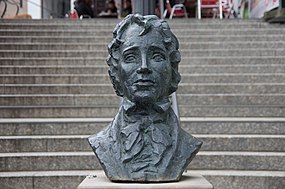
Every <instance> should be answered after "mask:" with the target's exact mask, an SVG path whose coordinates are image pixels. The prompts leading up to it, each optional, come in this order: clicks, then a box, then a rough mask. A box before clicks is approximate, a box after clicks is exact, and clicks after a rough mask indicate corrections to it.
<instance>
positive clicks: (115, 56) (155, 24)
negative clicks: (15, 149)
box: [107, 14, 181, 96]
mask: <svg viewBox="0 0 285 189" xmlns="http://www.w3.org/2000/svg"><path fill="white" fill-rule="evenodd" d="M132 24H137V25H138V26H140V27H142V31H141V32H140V34H139V36H143V35H145V34H147V33H148V32H149V31H151V30H157V31H158V32H159V33H160V34H161V35H162V36H163V42H164V45H165V47H166V49H167V50H168V54H169V59H170V63H171V67H172V79H171V85H170V87H169V93H168V94H169V95H170V94H171V93H173V92H175V91H176V90H177V87H178V83H179V82H180V80H181V76H180V74H179V72H178V63H179V62H180V61H181V57H180V52H179V51H178V49H179V42H178V40H177V38H176V37H175V35H174V34H173V33H172V32H171V31H170V28H169V25H168V24H167V22H166V21H163V20H160V19H159V18H158V17H157V16H155V15H148V16H141V15H139V14H130V15H128V16H127V17H126V18H125V19H124V20H122V21H121V22H120V23H119V24H117V26H116V27H115V29H114V31H113V40H112V41H111V43H110V44H109V45H108V51H109V55H108V58H107V64H108V66H109V70H108V73H109V76H110V79H111V81H112V84H113V87H114V89H115V91H116V94H117V95H118V96H123V90H122V88H121V83H120V79H119V69H118V64H119V62H120V46H121V44H123V43H124V39H123V38H122V35H123V34H124V32H125V31H126V30H127V29H128V28H129V26H130V25H132Z"/></svg>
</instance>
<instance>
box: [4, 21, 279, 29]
mask: <svg viewBox="0 0 285 189" xmlns="http://www.w3.org/2000/svg"><path fill="white" fill-rule="evenodd" d="M119 21H120V20H119V19H100V18H96V19H92V20H86V21H85V20H80V21H74V20H66V19H64V20H63V19H52V20H36V21H34V20H33V21H28V20H23V21H22V20H12V21H11V20H1V25H0V26H1V28H7V29H10V28H22V29H23V28H25V29H30V28H35V29H38V28H45V29H48V28H49V29H51V28H56V29H66V28H70V29H74V28H84V29H85V28H94V26H97V27H98V29H100V28H102V27H104V28H106V27H107V28H109V27H114V25H115V24H116V23H118V22H119ZM167 22H168V23H169V24H170V26H171V27H173V28H206V29H219V28H220V29H228V28H237V27H238V28H239V27H240V28H267V27H274V28H282V25H270V24H268V23H266V22H263V21H262V20H240V19H239V20H233V19H230V20H218V19H203V20H197V19H179V22H177V20H176V19H174V20H167Z"/></svg>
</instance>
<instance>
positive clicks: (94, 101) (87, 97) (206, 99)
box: [0, 94, 285, 107]
mask: <svg viewBox="0 0 285 189" xmlns="http://www.w3.org/2000/svg"><path fill="white" fill-rule="evenodd" d="M177 100H178V102H179V103H180V104H183V105H189V106H203V105H208V106H209V105H214V106H217V105H220V106H221V105H226V106H236V105H248V106H250V105H255V106H256V105H267V106H277V105H279V106H282V107H283V106H284V107H285V95H284V94H178V95H177ZM120 101H121V98H119V97H118V96H116V95H114V94H113V95H111V94H17V95H15V94H11V95H0V104H1V105H2V106H48V105H49V106H100V105H103V106H106V105H107V106H116V105H118V104H120Z"/></svg>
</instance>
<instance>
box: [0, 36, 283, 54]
mask: <svg viewBox="0 0 285 189" xmlns="http://www.w3.org/2000/svg"><path fill="white" fill-rule="evenodd" d="M284 36H285V35H284ZM284 52H285V49H270V50H268V49H210V50H181V51H180V54H181V56H182V57H201V56H204V57H217V56H221V57H231V56H240V57H243V56H265V57H266V56H284V57H285V53H284ZM107 55H108V52H107V48H106V49H105V50H96V51H93V50H88V51H86V50H80V51H79V50H0V56H1V57H93V58H94V57H102V56H105V57H107Z"/></svg>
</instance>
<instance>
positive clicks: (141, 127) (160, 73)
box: [88, 14, 202, 182]
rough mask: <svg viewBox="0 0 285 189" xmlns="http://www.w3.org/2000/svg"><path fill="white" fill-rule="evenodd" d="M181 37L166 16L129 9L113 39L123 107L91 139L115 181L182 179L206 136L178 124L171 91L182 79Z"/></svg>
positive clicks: (112, 71)
mask: <svg viewBox="0 0 285 189" xmlns="http://www.w3.org/2000/svg"><path fill="white" fill-rule="evenodd" d="M178 48H179V43H178V40H177V38H176V37H175V35H174V34H173V33H172V32H171V31H170V28H169V25H168V24H167V23H166V21H163V20H160V19H159V18H158V17H156V16H154V15H148V16H141V15H138V14H135V15H133V14H132V15H128V16H127V17H126V18H125V19H124V20H122V21H121V22H120V23H119V24H118V25H117V26H116V28H115V29H114V32H113V40H112V42H111V43H110V44H109V46H108V49H109V56H108V58H107V63H108V65H109V75H110V78H111V81H112V84H113V86H114V89H115V90H116V93H117V95H118V96H121V97H123V101H122V104H121V107H120V109H119V111H118V113H117V115H116V116H115V118H114V119H113V121H112V122H111V123H110V124H109V125H108V127H107V128H106V129H105V130H103V131H101V132H100V133H98V134H96V135H93V136H90V137H89V138H88V141H89V143H90V145H91V147H92V149H93V150H94V152H95V154H96V156H97V158H98V160H99V162H100V163H101V165H102V167H103V169H104V171H105V174H106V175H107V177H108V178H109V179H110V180H111V181H118V182H122V181H128V182H168V181H178V180H179V179H180V178H181V175H182V173H183V171H184V170H185V169H186V167H187V165H188V164H189V163H190V161H191V160H192V159H193V158H194V157H195V155H196V153H197V152H198V151H199V149H200V147H201V145H202V142H201V141H199V140H198V139H196V138H195V137H193V136H191V135H190V134H188V133H187V132H185V131H184V130H183V129H182V128H180V126H179V121H178V119H177V116H176V115H175V113H174V112H173V110H172V108H171V102H170V101H169V95H170V94H172V93H173V92H175V91H176V89H177V87H178V83H179V82H180V79H181V77H180V74H179V73H178V63H179V62H180V60H181V58H180V53H179V51H178Z"/></svg>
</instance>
